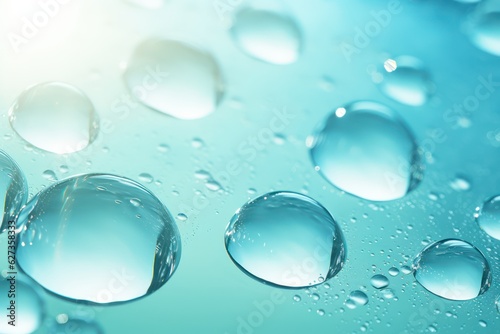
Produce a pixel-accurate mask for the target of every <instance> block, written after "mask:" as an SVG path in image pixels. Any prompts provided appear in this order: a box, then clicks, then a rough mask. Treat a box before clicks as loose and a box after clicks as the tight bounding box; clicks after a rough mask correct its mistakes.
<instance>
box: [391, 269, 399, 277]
mask: <svg viewBox="0 0 500 334" xmlns="http://www.w3.org/2000/svg"><path fill="white" fill-rule="evenodd" d="M389 275H391V276H398V275H399V269H398V268H396V267H392V268H389Z"/></svg>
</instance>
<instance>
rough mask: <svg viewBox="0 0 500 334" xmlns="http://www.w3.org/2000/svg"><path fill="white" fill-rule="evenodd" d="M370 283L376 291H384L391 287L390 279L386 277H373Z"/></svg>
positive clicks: (378, 275)
mask: <svg viewBox="0 0 500 334" xmlns="http://www.w3.org/2000/svg"><path fill="white" fill-rule="evenodd" d="M370 283H371V284H372V286H373V287H374V288H375V289H383V288H386V287H388V286H389V279H387V277H385V276H384V275H380V274H377V275H373V276H372V278H371V280H370Z"/></svg>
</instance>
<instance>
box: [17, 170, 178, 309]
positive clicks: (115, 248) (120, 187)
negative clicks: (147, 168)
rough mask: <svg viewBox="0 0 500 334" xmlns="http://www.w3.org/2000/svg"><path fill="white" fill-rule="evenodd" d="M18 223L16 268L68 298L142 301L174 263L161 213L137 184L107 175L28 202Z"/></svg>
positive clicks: (174, 245) (173, 238) (172, 233)
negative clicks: (19, 227)
mask: <svg viewBox="0 0 500 334" xmlns="http://www.w3.org/2000/svg"><path fill="white" fill-rule="evenodd" d="M117 200H119V201H118V202H117ZM19 221H20V222H21V223H24V224H25V225H24V229H23V231H22V233H21V234H19V236H18V247H17V260H18V264H19V265H20V267H21V268H22V269H23V271H24V272H25V273H26V274H28V275H29V276H31V277H32V278H33V279H35V281H37V282H38V283H39V284H40V285H42V286H43V287H44V288H46V289H47V290H49V291H52V292H53V293H55V294H57V295H60V296H62V297H66V298H69V299H74V300H85V301H90V302H94V303H103V304H104V303H115V302H122V301H128V300H132V299H136V298H139V297H142V296H145V295H148V294H150V293H153V292H154V291H156V290H157V289H159V288H160V287H161V286H162V285H163V284H165V282H166V281H167V280H168V279H169V278H170V277H171V276H172V274H173V273H174V271H175V269H176V268H177V266H178V262H179V260H180V249H181V243H180V237H179V233H178V230H177V227H176V225H175V223H174V220H173V218H172V216H171V215H170V213H169V212H168V210H167V209H166V208H165V206H164V205H163V204H162V203H161V202H160V201H159V200H158V198H156V197H155V196H154V195H153V194H152V193H151V192H150V191H148V190H147V189H146V188H144V187H142V186H141V185H140V184H138V183H136V182H134V181H132V180H129V179H126V178H122V177H118V176H114V175H106V174H88V175H80V176H75V177H72V178H69V179H66V180H63V181H61V182H59V183H56V184H54V185H52V186H50V187H48V188H46V189H45V190H43V191H41V192H40V193H38V194H37V195H36V196H35V197H33V198H32V199H31V200H30V201H29V202H28V204H27V205H26V206H25V207H24V208H23V210H22V211H21V214H20V215H19Z"/></svg>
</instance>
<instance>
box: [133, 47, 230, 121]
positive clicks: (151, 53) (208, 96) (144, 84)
mask: <svg viewBox="0 0 500 334" xmlns="http://www.w3.org/2000/svg"><path fill="white" fill-rule="evenodd" d="M125 81H126V84H127V86H128V88H129V89H130V91H131V92H132V94H133V95H134V96H135V97H136V98H137V99H138V100H139V101H141V102H142V103H143V104H145V105H146V106H148V107H150V108H152V109H155V110H157V111H160V112H163V113H165V114H167V115H170V116H173V117H176V118H180V119H197V118H202V117H205V116H207V115H209V114H211V113H212V112H213V111H214V110H215V109H216V107H217V105H218V103H219V101H220V99H221V96H222V75H221V73H220V69H219V65H218V64H217V62H216V61H215V59H214V58H213V57H212V56H211V55H210V54H208V53H205V52H203V51H201V50H199V49H196V48H195V47H193V46H190V45H188V44H184V43H182V42H178V41H174V40H147V41H145V42H143V43H142V44H140V45H139V46H138V47H137V49H136V50H135V51H134V53H133V55H132V58H131V60H130V64H129V65H128V67H127V69H126V71H125Z"/></svg>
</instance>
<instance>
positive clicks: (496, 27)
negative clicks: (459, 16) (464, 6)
mask: <svg viewBox="0 0 500 334" xmlns="http://www.w3.org/2000/svg"><path fill="white" fill-rule="evenodd" d="M467 29H468V32H469V36H470V39H471V41H472V43H474V44H475V45H476V46H477V47H478V48H479V49H481V50H483V51H485V52H488V53H490V54H492V55H494V56H500V4H499V3H495V2H494V1H490V2H487V3H485V5H484V6H480V7H478V8H477V9H476V11H475V13H474V15H472V16H471V19H470V21H469V22H468V24H467Z"/></svg>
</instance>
